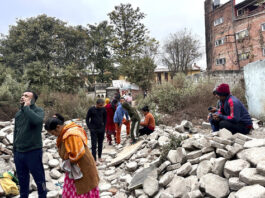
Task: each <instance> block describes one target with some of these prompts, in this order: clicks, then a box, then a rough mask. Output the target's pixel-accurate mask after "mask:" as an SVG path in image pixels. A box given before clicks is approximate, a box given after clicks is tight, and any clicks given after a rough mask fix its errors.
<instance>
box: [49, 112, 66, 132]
mask: <svg viewBox="0 0 265 198" xmlns="http://www.w3.org/2000/svg"><path fill="white" fill-rule="evenodd" d="M63 124H64V117H63V116H62V115H60V114H59V113H56V114H54V116H53V117H51V118H48V119H47V120H46V122H45V125H44V128H45V130H47V131H51V130H54V129H56V127H57V125H63Z"/></svg>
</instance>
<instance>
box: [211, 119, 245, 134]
mask: <svg viewBox="0 0 265 198" xmlns="http://www.w3.org/2000/svg"><path fill="white" fill-rule="evenodd" d="M211 124H213V125H215V127H216V128H217V129H218V130H219V129H223V128H225V129H227V130H229V131H231V132H232V133H233V134H235V133H242V134H248V133H249V132H250V129H249V128H247V127H246V125H245V124H243V123H233V122H230V121H228V120H221V121H220V122H214V123H213V122H212V123H211Z"/></svg>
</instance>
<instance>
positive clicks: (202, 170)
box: [197, 160, 212, 179]
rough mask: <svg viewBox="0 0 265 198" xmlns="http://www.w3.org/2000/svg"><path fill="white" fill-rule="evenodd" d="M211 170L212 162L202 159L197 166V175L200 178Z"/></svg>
mask: <svg viewBox="0 0 265 198" xmlns="http://www.w3.org/2000/svg"><path fill="white" fill-rule="evenodd" d="M211 170H212V163H211V162H210V161H209V160H204V161H202V162H200V163H199V165H198V168H197V177H198V178H199V179H200V178H201V177H202V176H203V175H206V174H207V173H210V172H211Z"/></svg>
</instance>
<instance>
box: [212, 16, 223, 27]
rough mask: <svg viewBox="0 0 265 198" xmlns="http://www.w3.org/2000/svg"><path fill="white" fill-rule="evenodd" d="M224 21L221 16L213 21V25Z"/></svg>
mask: <svg viewBox="0 0 265 198" xmlns="http://www.w3.org/2000/svg"><path fill="white" fill-rule="evenodd" d="M223 22H224V18H223V17H221V18H218V19H216V20H215V21H214V22H213V25H214V26H217V25H220V24H222V23H223Z"/></svg>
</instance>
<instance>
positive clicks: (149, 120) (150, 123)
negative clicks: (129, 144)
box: [140, 112, 155, 130]
mask: <svg viewBox="0 0 265 198" xmlns="http://www.w3.org/2000/svg"><path fill="white" fill-rule="evenodd" d="M140 125H141V126H145V127H148V128H149V129H151V130H154V129H155V118H154V116H153V115H152V114H151V113H150V112H149V113H147V114H146V115H145V118H144V122H141V123H140Z"/></svg>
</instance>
